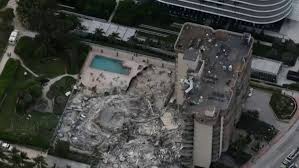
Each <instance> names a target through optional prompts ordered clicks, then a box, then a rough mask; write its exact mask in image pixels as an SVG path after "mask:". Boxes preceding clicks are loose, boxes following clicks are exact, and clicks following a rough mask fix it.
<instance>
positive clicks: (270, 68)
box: [251, 57, 282, 83]
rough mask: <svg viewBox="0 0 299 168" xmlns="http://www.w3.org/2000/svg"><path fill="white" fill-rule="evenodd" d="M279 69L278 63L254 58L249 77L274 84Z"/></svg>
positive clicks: (279, 64)
mask: <svg viewBox="0 0 299 168" xmlns="http://www.w3.org/2000/svg"><path fill="white" fill-rule="evenodd" d="M281 67H282V62H280V61H276V60H271V59H267V58H261V57H254V58H253V59H252V64H251V70H252V72H251V77H253V78H256V79H261V80H266V81H269V82H273V83H276V82H277V77H278V74H279V72H280V70H281Z"/></svg>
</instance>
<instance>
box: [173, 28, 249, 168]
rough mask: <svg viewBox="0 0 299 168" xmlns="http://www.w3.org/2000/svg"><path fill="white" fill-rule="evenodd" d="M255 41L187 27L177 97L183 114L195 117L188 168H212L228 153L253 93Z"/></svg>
mask: <svg viewBox="0 0 299 168" xmlns="http://www.w3.org/2000/svg"><path fill="white" fill-rule="evenodd" d="M252 45H253V38H252V37H251V35H250V34H247V33H244V34H239V33H234V32H229V31H225V30H213V29H212V28H210V27H206V26H201V25H197V24H192V23H185V24H184V26H183V28H182V30H181V32H180V34H179V37H178V39H177V42H176V44H175V50H176V52H177V54H178V57H177V65H176V72H177V82H176V98H177V103H178V105H179V106H180V109H181V110H180V111H183V113H184V114H185V116H186V115H188V116H190V117H189V118H192V117H194V119H193V127H194V131H193V132H189V135H188V136H186V135H185V136H183V137H190V136H191V137H193V139H192V140H190V138H189V139H186V140H183V142H184V143H185V144H186V143H187V144H189V145H190V148H189V149H188V150H184V149H183V150H184V151H183V158H182V159H183V160H182V163H183V164H184V165H185V166H186V167H204V168H208V167H209V166H210V164H211V162H212V161H216V160H218V159H219V158H220V156H221V153H222V152H225V151H227V150H228V147H229V144H230V142H231V137H232V134H233V132H234V127H235V125H236V123H237V122H238V120H239V118H240V114H241V108H242V105H243V103H244V102H245V100H246V98H247V95H248V86H249V77H250V66H251V60H252V56H251V53H252Z"/></svg>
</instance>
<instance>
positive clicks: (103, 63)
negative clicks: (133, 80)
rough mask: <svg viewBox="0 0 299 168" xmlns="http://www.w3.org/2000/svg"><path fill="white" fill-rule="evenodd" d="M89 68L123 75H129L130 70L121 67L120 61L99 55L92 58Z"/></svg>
mask: <svg viewBox="0 0 299 168" xmlns="http://www.w3.org/2000/svg"><path fill="white" fill-rule="evenodd" d="M90 67H92V68H96V69H99V70H103V71H108V72H113V73H119V74H123V75H128V74H129V73H130V69H129V68H127V67H124V66H123V65H122V61H120V60H116V59H112V58H108V57H104V56H100V55H96V56H95V57H94V58H93V60H92V62H91V64H90Z"/></svg>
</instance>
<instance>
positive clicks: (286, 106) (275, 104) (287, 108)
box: [270, 93, 295, 119]
mask: <svg viewBox="0 0 299 168" xmlns="http://www.w3.org/2000/svg"><path fill="white" fill-rule="evenodd" d="M270 105H271V107H272V109H273V111H274V112H275V114H276V116H277V117H278V118H279V119H291V118H292V117H293V115H294V114H295V113H293V111H294V108H295V103H294V102H293V100H292V99H291V98H290V97H288V96H285V95H282V94H280V93H273V94H272V96H271V100H270Z"/></svg>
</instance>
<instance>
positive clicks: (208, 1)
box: [157, 0, 293, 24]
mask: <svg viewBox="0 0 299 168" xmlns="http://www.w3.org/2000/svg"><path fill="white" fill-rule="evenodd" d="M157 1H158V2H161V3H163V4H166V5H168V6H173V7H178V8H182V9H183V10H184V9H190V10H194V11H200V12H204V13H209V14H213V15H217V16H223V17H227V18H231V19H236V20H241V21H245V22H250V23H254V24H270V23H275V22H278V21H280V20H282V19H284V18H286V17H287V16H288V15H289V14H290V13H291V11H292V8H293V5H292V2H293V0H157Z"/></svg>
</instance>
